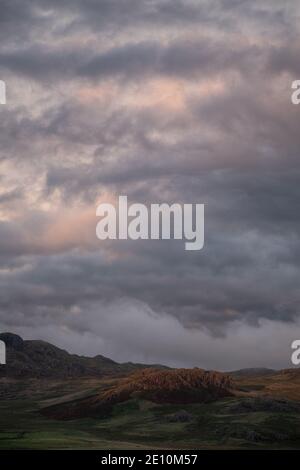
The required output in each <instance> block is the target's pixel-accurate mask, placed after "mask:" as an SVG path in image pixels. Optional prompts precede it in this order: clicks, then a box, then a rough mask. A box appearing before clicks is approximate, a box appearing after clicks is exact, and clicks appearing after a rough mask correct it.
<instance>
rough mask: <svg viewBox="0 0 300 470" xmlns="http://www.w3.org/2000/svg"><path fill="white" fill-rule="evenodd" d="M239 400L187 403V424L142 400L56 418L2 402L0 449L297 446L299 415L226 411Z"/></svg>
mask: <svg viewBox="0 0 300 470" xmlns="http://www.w3.org/2000/svg"><path fill="white" fill-rule="evenodd" d="M238 400H240V399H239V398H236V399H227V400H223V401H222V402H217V403H214V404H210V405H195V404H194V405H187V406H185V407H184V409H185V410H187V411H188V412H189V413H191V415H192V421H191V422H188V423H181V422H169V419H168V418H169V416H170V415H172V414H173V413H174V412H176V411H178V410H179V409H181V408H182V407H179V406H166V405H164V406H157V405H154V404H152V403H149V402H145V401H137V400H130V401H128V402H126V403H123V404H120V405H117V406H115V408H114V411H113V414H112V416H110V417H109V418H106V419H80V420H74V421H55V420H49V419H47V418H43V417H42V416H41V415H40V414H39V413H38V406H39V403H38V402H35V401H30V400H14V401H7V400H4V401H1V402H0V416H1V424H0V448H1V449H24V448H26V449H72V448H76V449H79V448H82V449H84V448H88V449H147V448H148V449H150V448H152V449H159V448H160V447H161V448H169V449H172V448H175V449H189V448H194V449H195V448H249V447H250V448H266V447H267V448H272V447H273V448H279V447H282V448H300V413H299V414H291V413H265V412H259V413H257V412H255V413H251V414H232V413H230V412H228V407H229V406H230V405H232V403H233V402H236V401H238ZM276 430H277V431H278V432H280V433H281V434H282V433H283V434H286V438H285V439H284V440H283V441H282V442H277V443H274V444H272V440H273V441H274V437H273V438H272V436H273V434H272V433H274V431H276ZM292 430H293V431H292ZM249 431H251V432H254V433H255V432H259V433H260V434H261V433H263V434H264V435H265V436H267V440H266V441H260V442H250V441H249V440H248V438H247V436H248V433H249ZM268 436H269V438H268ZM287 436H288V437H287ZM268 439H269V440H268Z"/></svg>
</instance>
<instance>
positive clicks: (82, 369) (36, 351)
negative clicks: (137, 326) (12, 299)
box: [0, 333, 147, 378]
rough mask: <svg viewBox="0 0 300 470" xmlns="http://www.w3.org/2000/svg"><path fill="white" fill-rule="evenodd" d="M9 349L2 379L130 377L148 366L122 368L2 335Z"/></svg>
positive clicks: (106, 360)
mask: <svg viewBox="0 0 300 470" xmlns="http://www.w3.org/2000/svg"><path fill="white" fill-rule="evenodd" d="M0 340H2V341H4V343H5V344H6V348H7V361H6V362H7V364H6V365H5V366H3V365H1V366H0V377H12V378H66V377H101V376H104V375H111V374H115V375H118V374H123V373H128V372H130V371H132V370H135V369H137V368H141V367H143V368H145V367H147V366H146V365H139V364H132V363H125V364H119V363H117V362H115V361H113V360H112V359H109V358H107V357H104V356H101V355H98V356H95V357H83V356H78V355H76V354H69V353H68V352H67V351H64V350H63V349H60V348H58V347H56V346H53V345H52V344H50V343H47V342H45V341H37V340H32V341H25V340H23V339H22V338H21V337H20V336H18V335H15V334H12V333H2V334H0Z"/></svg>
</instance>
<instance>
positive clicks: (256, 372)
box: [227, 367, 278, 377]
mask: <svg viewBox="0 0 300 470" xmlns="http://www.w3.org/2000/svg"><path fill="white" fill-rule="evenodd" d="M277 372H278V371H277V370H275V369H268V368H266V367H252V368H247V369H238V370H233V371H230V372H227V373H228V374H229V375H231V376H232V377H260V376H261V377H263V376H266V375H273V374H276V373H277Z"/></svg>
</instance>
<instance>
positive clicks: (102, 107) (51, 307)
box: [0, 0, 300, 370]
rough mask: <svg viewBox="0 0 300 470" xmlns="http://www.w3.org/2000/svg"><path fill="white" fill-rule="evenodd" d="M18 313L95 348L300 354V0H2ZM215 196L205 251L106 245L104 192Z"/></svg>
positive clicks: (9, 305) (6, 213)
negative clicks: (298, 342) (299, 83)
mask: <svg viewBox="0 0 300 470" xmlns="http://www.w3.org/2000/svg"><path fill="white" fill-rule="evenodd" d="M0 5H1V10H0V79H2V80H5V81H6V84H7V105H5V106H4V105H1V107H0V143H1V145H0V183H1V186H0V327H1V330H2V331H3V330H4V331H5V330H6V331H13V332H16V333H19V334H21V335H22V336H24V337H25V338H28V339H29V338H32V339H37V338H39V339H45V340H48V341H50V342H53V343H54V344H56V345H58V346H60V347H63V348H67V349H68V350H70V351H71V352H76V353H80V354H87V355H90V354H91V355H92V354H98V353H101V354H104V355H108V356H110V357H112V358H113V359H115V360H118V361H129V360H132V361H139V362H161V363H165V364H169V365H178V366H199V367H205V368H215V369H222V370H227V369H233V368H238V367H251V366H253V367H254V366H268V367H286V366H291V363H290V356H291V349H290V344H291V342H292V341H293V340H295V339H299V337H300V315H299V313H300V312H299V306H300V289H299V279H300V246H299V229H300V223H299V212H300V165H299V148H300V132H299V127H300V126H299V125H300V106H299V107H297V106H294V105H292V104H291V84H292V81H293V80H296V79H300V60H299V57H300V44H299V33H300V31H299V29H300V27H299V25H300V7H299V4H298V2H295V1H294V0H126V1H125V0H39V1H37V0H30V1H29V0H1V2H0ZM119 194H126V195H128V198H129V200H130V201H132V202H141V203H145V204H150V203H160V202H168V203H174V202H178V203H204V204H206V209H205V210H206V214H205V217H206V219H205V224H206V227H205V248H204V249H203V250H202V251H199V252H187V251H185V250H184V247H183V244H182V242H180V241H135V242H130V241H122V242H121V241H120V242H119V241H112V242H100V241H99V240H97V239H96V236H95V227H96V223H97V219H96V215H95V213H96V206H97V204H98V203H99V202H101V201H106V202H109V201H114V200H115V198H116V197H118V195H119Z"/></svg>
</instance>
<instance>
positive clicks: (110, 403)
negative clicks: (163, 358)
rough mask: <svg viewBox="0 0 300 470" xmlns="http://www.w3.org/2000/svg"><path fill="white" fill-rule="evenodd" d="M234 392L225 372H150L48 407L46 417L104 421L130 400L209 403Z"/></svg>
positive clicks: (153, 370) (133, 375)
mask: <svg viewBox="0 0 300 470" xmlns="http://www.w3.org/2000/svg"><path fill="white" fill-rule="evenodd" d="M233 388H234V383H233V381H232V380H231V378H230V377H229V376H227V375H225V374H223V373H221V372H215V371H206V370H203V369H198V368H194V369H173V370H160V369H155V368H150V369H144V370H140V371H136V372H134V373H132V374H130V375H129V376H127V377H125V378H121V379H119V380H118V381H116V383H113V384H112V385H111V386H110V387H108V389H106V390H104V391H102V392H101V393H99V394H95V395H94V396H90V397H87V398H83V399H79V400H72V401H70V402H66V403H59V404H57V405H53V406H50V407H45V408H44V409H43V410H42V413H43V414H44V415H46V416H48V417H51V418H57V419H73V418H79V417H84V416H99V417H103V416H106V415H107V414H109V413H110V411H111V409H112V408H113V407H114V406H115V405H117V404H119V403H124V402H127V401H128V400H130V399H139V400H147V401H150V402H153V403H157V404H188V403H209V402H213V401H216V400H219V399H222V398H224V397H230V396H232V392H231V390H232V389H233Z"/></svg>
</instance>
